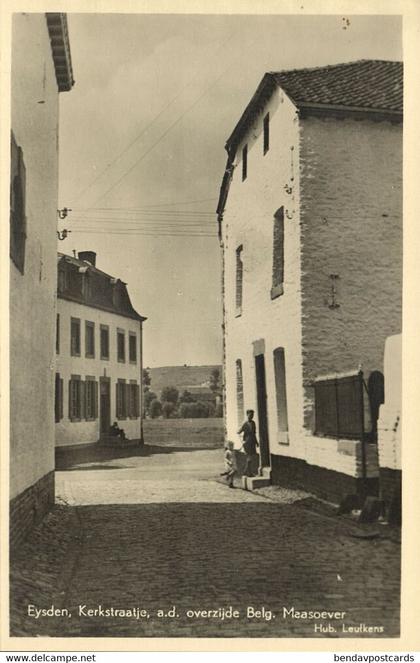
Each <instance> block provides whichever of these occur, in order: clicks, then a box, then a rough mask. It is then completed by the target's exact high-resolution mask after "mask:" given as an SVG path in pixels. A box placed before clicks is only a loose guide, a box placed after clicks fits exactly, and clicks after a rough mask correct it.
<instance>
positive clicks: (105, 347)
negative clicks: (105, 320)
mask: <svg viewBox="0 0 420 663" xmlns="http://www.w3.org/2000/svg"><path fill="white" fill-rule="evenodd" d="M100 331H101V339H100V340H101V359H109V327H108V325H101V330H100Z"/></svg>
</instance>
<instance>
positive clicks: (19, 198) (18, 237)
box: [10, 134, 26, 274]
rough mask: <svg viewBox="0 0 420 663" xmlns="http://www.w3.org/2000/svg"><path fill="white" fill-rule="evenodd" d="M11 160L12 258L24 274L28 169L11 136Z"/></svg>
mask: <svg viewBox="0 0 420 663" xmlns="http://www.w3.org/2000/svg"><path fill="white" fill-rule="evenodd" d="M10 156H11V160H10V257H11V259H12V260H13V262H14V264H15V265H16V267H17V269H18V270H19V271H20V272H21V274H23V272H24V267H25V245H26V215H25V194H26V169H25V164H24V161H23V152H22V149H21V148H20V147H19V146H18V145H17V143H16V141H15V138H14V136H13V134H12V135H11V155H10Z"/></svg>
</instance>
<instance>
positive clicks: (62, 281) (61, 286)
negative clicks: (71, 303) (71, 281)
mask: <svg viewBox="0 0 420 663" xmlns="http://www.w3.org/2000/svg"><path fill="white" fill-rule="evenodd" d="M67 287H68V285H67V272H66V271H65V270H64V269H59V270H58V291H59V292H65V291H66V290H67Z"/></svg>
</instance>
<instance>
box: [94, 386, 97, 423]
mask: <svg viewBox="0 0 420 663" xmlns="http://www.w3.org/2000/svg"><path fill="white" fill-rule="evenodd" d="M93 416H94V418H95V419H97V418H98V383H97V382H94V387H93Z"/></svg>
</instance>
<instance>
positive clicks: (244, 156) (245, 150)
mask: <svg viewBox="0 0 420 663" xmlns="http://www.w3.org/2000/svg"><path fill="white" fill-rule="evenodd" d="M247 175H248V145H244V146H243V148H242V182H243V181H244V180H246V178H247Z"/></svg>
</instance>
